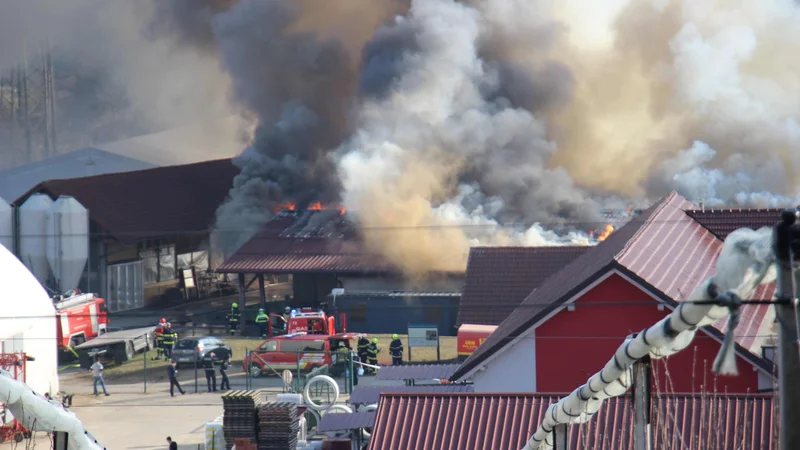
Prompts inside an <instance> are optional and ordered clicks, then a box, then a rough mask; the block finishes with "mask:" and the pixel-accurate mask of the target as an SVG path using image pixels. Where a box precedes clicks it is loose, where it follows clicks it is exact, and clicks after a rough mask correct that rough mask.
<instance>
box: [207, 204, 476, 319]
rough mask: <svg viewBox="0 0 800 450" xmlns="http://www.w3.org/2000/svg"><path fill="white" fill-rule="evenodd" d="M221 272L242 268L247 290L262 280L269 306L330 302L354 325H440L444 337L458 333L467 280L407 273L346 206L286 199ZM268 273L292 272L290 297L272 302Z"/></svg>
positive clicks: (236, 271) (448, 275)
mask: <svg viewBox="0 0 800 450" xmlns="http://www.w3.org/2000/svg"><path fill="white" fill-rule="evenodd" d="M217 272H219V273H226V274H236V275H237V276H238V280H239V286H240V291H241V292H245V291H246V289H247V288H248V286H249V285H251V284H252V283H255V282H258V284H259V290H260V292H261V304H262V306H263V307H265V308H266V309H272V310H274V311H277V310H278V309H280V308H282V307H283V305H284V304H287V305H288V306H291V307H323V306H325V307H328V308H336V309H337V310H339V311H342V312H347V313H348V323H349V329H352V330H353V331H363V332H376V331H378V330H373V329H372V328H371V327H374V326H375V325H376V324H379V325H380V331H381V332H383V333H386V332H398V333H401V332H402V333H405V332H406V331H407V325H408V323H437V324H439V330H440V333H441V334H443V335H454V334H455V331H456V329H455V324H456V317H457V313H458V302H459V299H460V292H461V287H462V283H463V278H464V277H463V272H450V273H429V274H426V275H425V276H424V277H419V278H415V279H410V278H408V277H406V276H405V275H404V274H402V273H401V272H400V271H399V270H398V269H397V268H396V267H395V266H393V265H392V264H391V263H390V262H389V261H387V260H386V259H384V258H383V257H382V256H381V255H379V254H376V253H375V252H371V251H369V249H368V248H367V247H366V246H365V245H364V242H363V236H362V232H361V231H360V229H359V227H358V226H356V224H355V223H354V222H353V220H352V218H351V217H350V216H349V214H347V213H346V211H344V210H343V209H341V208H325V207H323V206H322V205H321V204H318V203H312V204H311V205H310V207H309V208H306V209H299V208H297V207H296V206H294V205H291V204H287V205H283V206H282V209H281V210H280V211H278V212H277V214H275V215H274V216H273V217H272V219H271V220H269V221H268V222H267V224H266V225H265V226H264V228H263V229H262V230H261V231H259V232H258V233H257V234H256V235H255V236H253V237H252V238H251V239H250V240H249V241H247V242H246V243H245V244H244V245H242V246H241V247H240V248H239V249H238V250H236V251H235V252H234V253H233V254H232V255H230V256H229V257H228V258H227V259H226V260H225V262H224V263H223V264H222V265H221V266H220V267H219V268H218V269H217ZM267 277H286V278H288V279H289V280H290V281H291V284H292V291H293V295H292V296H291V298H289V299H287V300H288V301H286V302H279V304H275V303H271V302H268V301H267V300H268V299H267V298H266V294H265V290H264V286H265V280H266V279H267ZM334 290H336V291H335V292H336V294H335V296H334V295H333V292H334ZM242 295H243V294H242ZM387 311H388V312H389V314H388V315H387V314H385V313H386V312H387Z"/></svg>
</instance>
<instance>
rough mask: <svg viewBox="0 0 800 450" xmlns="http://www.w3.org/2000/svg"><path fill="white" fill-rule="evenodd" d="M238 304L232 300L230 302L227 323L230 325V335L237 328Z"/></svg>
mask: <svg viewBox="0 0 800 450" xmlns="http://www.w3.org/2000/svg"><path fill="white" fill-rule="evenodd" d="M239 316H240V314H239V304H238V303H236V302H233V303H232V304H231V311H230V312H229V313H228V325H229V326H230V333H231V336H233V335H235V334H236V329H237V328H239Z"/></svg>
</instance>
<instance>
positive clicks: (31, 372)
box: [0, 246, 59, 394]
mask: <svg viewBox="0 0 800 450" xmlns="http://www.w3.org/2000/svg"><path fill="white" fill-rule="evenodd" d="M0 289H2V290H0V351H2V352H4V353H11V352H19V351H23V352H25V353H26V354H27V355H28V356H30V357H33V358H35V360H34V361H28V363H27V370H26V384H27V385H28V386H30V387H31V389H33V391H34V392H36V393H38V394H44V393H45V392H49V393H51V394H55V393H56V392H58V390H59V387H58V349H57V342H56V316H55V307H54V306H53V302H52V300H51V299H50V297H49V296H48V295H47V292H46V291H45V290H44V288H43V287H42V286H41V285H40V284H39V282H38V281H37V280H36V278H35V277H34V276H33V274H31V273H30V271H29V270H28V268H27V267H25V266H24V265H23V264H22V263H21V262H20V261H19V260H18V259H17V257H16V256H14V255H13V254H12V253H11V252H9V251H8V250H6V248H5V247H3V246H0Z"/></svg>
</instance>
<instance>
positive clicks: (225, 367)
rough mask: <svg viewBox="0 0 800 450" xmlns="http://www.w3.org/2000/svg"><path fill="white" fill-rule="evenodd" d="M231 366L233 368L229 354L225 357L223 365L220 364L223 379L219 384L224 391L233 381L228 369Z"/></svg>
mask: <svg viewBox="0 0 800 450" xmlns="http://www.w3.org/2000/svg"><path fill="white" fill-rule="evenodd" d="M230 368H231V358H230V357H229V356H228V357H225V359H224V360H222V365H220V366H219V374H220V376H222V381H221V382H220V384H219V390H220V391H224V390H226V389H230V388H231V382H230V380H229V379H228V369H230Z"/></svg>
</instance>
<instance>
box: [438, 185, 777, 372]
mask: <svg viewBox="0 0 800 450" xmlns="http://www.w3.org/2000/svg"><path fill="white" fill-rule="evenodd" d="M692 208H695V205H694V204H692V203H690V202H689V201H687V200H686V199H684V198H683V197H681V196H680V195H678V194H677V193H674V192H673V193H672V194H670V195H669V196H667V197H665V198H664V199H662V200H661V201H659V202H658V203H656V204H655V205H653V206H652V207H651V208H649V209H648V210H646V211H644V212H643V213H642V214H641V215H640V216H637V217H635V218H634V219H633V220H631V221H630V222H629V223H627V224H626V225H625V226H623V227H622V228H620V229H619V230H617V231H616V232H614V233H613V234H611V236H610V237H609V238H608V239H606V240H605V241H604V242H601V243H600V244H598V245H597V246H595V247H593V248H592V249H591V250H589V251H587V252H586V253H584V254H583V255H581V256H579V257H578V258H576V259H575V260H574V261H573V262H571V263H569V264H567V265H566V266H565V267H564V268H563V269H562V270H561V271H559V272H558V273H556V274H555V275H553V276H552V277H550V278H548V279H547V280H546V281H545V282H544V283H542V285H541V286H540V287H539V288H538V289H536V290H534V291H533V292H532V293H531V294H530V295H529V296H528V298H526V299H525V301H524V302H523V303H522V305H520V307H519V308H517V309H516V310H515V311H514V313H513V314H512V315H510V316H509V317H508V318H507V319H506V320H505V321H504V322H503V323H502V324H500V326H499V327H498V328H497V330H495V332H494V333H492V334H491V335H490V336H489V337H488V338H487V339H486V341H484V343H483V344H482V345H481V346H480V347H478V348H477V350H475V352H473V354H472V355H470V357H469V358H467V360H466V361H465V362H464V363H463V364H462V366H461V367H459V369H458V370H457V371H456V373H455V374H454V375H453V379H458V378H461V377H463V376H464V375H466V374H467V373H468V372H470V371H471V370H472V369H474V368H476V367H478V366H479V365H480V363H481V362H482V361H484V360H485V359H486V358H488V357H489V356H490V355H492V354H494V353H495V352H497V351H498V350H500V349H501V348H503V347H504V346H505V345H506V344H507V343H508V342H511V341H512V340H513V339H514V338H516V337H517V336H519V335H520V334H521V333H523V332H524V331H525V330H527V329H529V328H530V327H531V326H533V325H535V324H536V323H537V322H539V321H541V320H542V319H543V318H545V317H546V316H547V315H548V314H549V313H551V312H552V311H555V310H556V309H557V308H558V307H559V306H561V305H562V304H563V303H564V302H566V301H568V300H569V299H570V298H572V297H574V296H575V295H577V293H579V292H580V291H581V290H582V289H584V288H585V287H587V286H589V285H590V284H591V283H592V282H593V281H594V280H596V279H598V278H599V277H600V276H602V275H603V274H605V273H606V272H608V271H609V270H611V269H620V270H623V271H627V272H628V274H629V275H630V276H632V277H633V278H636V279H638V281H639V282H640V283H641V284H642V285H643V286H645V287H646V288H648V289H650V290H651V291H653V292H654V293H658V294H660V296H661V297H662V298H663V299H664V301H667V302H674V301H681V300H683V299H685V298H686V297H687V296H688V295H689V294H690V293H691V292H692V291H693V290H694V289H695V288H696V287H697V286H698V285H699V284H700V283H701V282H702V281H703V280H704V279H706V278H708V277H709V276H710V275H711V274H712V273H713V271H714V264H715V262H716V259H717V256H718V254H719V252H720V250H721V249H722V241H721V240H719V239H718V238H716V237H715V236H714V235H713V234H712V233H711V232H709V231H708V230H707V229H705V228H704V227H703V226H701V225H700V224H699V223H698V222H696V221H695V220H693V219H692V218H691V217H689V216H688V215H687V214H686V213H685V210H689V209H692ZM773 290H774V287H770V286H767V287H762V288H760V289H759V290H758V292H757V293H756V295H757V296H758V298H769V297H768V296H769V295H771V292H773ZM770 311H771V309H770V308H769V306H768V305H746V306H744V307H743V309H742V315H743V318H742V320H741V321H740V324H739V328H737V343H738V344H739V345H740V346H741V347H742V349H744V350H748V352H744V354H743V356H744V357H745V358H747V359H748V360H749V361H751V362H752V363H753V364H757V365H759V366H761V367H763V368H765V369H766V367H767V363H766V362H765V361H764V360H763V359H761V357H760V356H761V355H760V347H761V343H762V342H763V340H764V339H765V336H764V334H763V333H762V332H761V331H760V330H763V329H764V328H765V327H766V326H768V325H769V323H770V321H771V320H772V319H771V317H772V316H771V315H770ZM713 327H714V328H712V329H711V331H712V332H716V333H717V335H718V336H719V335H720V331H721V330H724V328H725V321H724V320H721V321H718V322H717V323H715V324H714V325H713Z"/></svg>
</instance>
